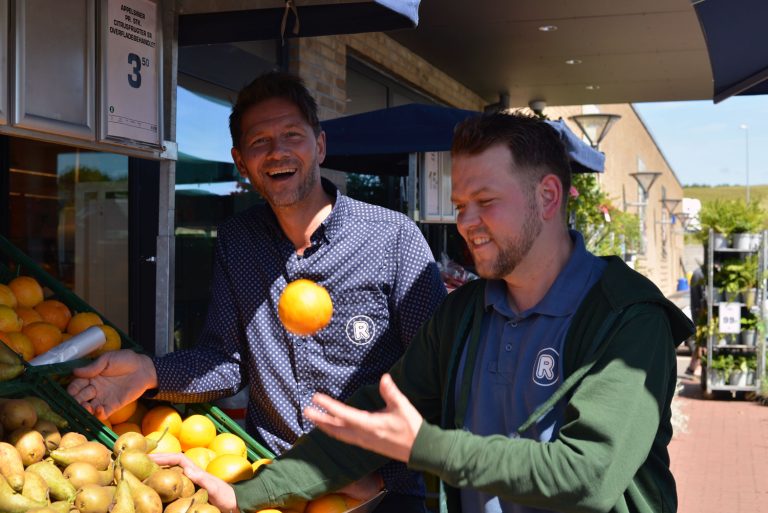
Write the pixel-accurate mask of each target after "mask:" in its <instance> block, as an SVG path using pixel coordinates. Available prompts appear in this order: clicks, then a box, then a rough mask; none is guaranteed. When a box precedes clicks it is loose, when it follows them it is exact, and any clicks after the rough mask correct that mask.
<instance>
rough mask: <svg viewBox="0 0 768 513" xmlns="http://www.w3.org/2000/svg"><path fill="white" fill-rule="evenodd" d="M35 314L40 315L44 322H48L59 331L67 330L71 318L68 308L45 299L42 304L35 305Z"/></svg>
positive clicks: (57, 302)
mask: <svg viewBox="0 0 768 513" xmlns="http://www.w3.org/2000/svg"><path fill="white" fill-rule="evenodd" d="M35 312H37V313H38V314H40V317H42V318H43V320H44V321H45V322H50V323H51V324H53V325H54V326H56V327H57V328H59V329H60V330H61V331H64V330H66V329H67V324H69V320H70V319H71V318H72V312H70V311H69V307H67V305H65V304H64V303H62V302H61V301H57V300H55V299H46V300H45V301H43V302H42V303H39V304H37V305H35Z"/></svg>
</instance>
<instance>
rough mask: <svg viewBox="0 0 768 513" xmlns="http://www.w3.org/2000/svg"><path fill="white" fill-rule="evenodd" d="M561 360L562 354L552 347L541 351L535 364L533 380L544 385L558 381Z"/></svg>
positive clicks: (550, 384)
mask: <svg viewBox="0 0 768 513" xmlns="http://www.w3.org/2000/svg"><path fill="white" fill-rule="evenodd" d="M559 361H560V355H559V354H558V353H557V351H555V350H554V349H552V348H551V347H547V348H545V349H542V350H541V351H539V354H538V355H536V362H535V363H534V364H533V382H534V383H536V384H537V385H540V386H543V387H548V386H552V385H554V384H555V383H557V381H558V380H559V374H560V372H559V369H558V365H559Z"/></svg>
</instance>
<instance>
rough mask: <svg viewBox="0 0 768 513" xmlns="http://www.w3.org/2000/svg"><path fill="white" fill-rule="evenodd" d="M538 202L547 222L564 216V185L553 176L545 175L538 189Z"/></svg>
mask: <svg viewBox="0 0 768 513" xmlns="http://www.w3.org/2000/svg"><path fill="white" fill-rule="evenodd" d="M537 191H538V201H539V206H540V207H541V215H542V216H543V217H544V219H545V220H547V221H548V220H550V219H552V218H555V217H560V216H561V215H562V212H561V209H562V205H563V183H562V182H561V181H560V179H559V178H558V177H557V176H555V175H553V174H549V175H545V176H544V178H542V179H541V181H540V182H539V186H538V187H537Z"/></svg>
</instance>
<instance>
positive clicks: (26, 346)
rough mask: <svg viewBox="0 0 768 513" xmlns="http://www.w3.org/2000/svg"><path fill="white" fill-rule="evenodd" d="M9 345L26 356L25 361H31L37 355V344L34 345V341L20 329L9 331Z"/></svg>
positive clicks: (22, 355)
mask: <svg viewBox="0 0 768 513" xmlns="http://www.w3.org/2000/svg"><path fill="white" fill-rule="evenodd" d="M8 339H9V340H8V342H6V344H7V345H8V347H10V348H11V349H13V350H14V351H16V352H17V353H19V354H20V355H21V357H22V358H24V360H25V361H27V362H28V361H30V360H31V359H32V358H34V357H35V346H33V345H32V341H31V340H29V337H27V336H26V335H25V334H23V333H20V332H18V331H14V332H11V333H8Z"/></svg>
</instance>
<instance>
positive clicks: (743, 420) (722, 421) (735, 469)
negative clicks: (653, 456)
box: [669, 356, 768, 513]
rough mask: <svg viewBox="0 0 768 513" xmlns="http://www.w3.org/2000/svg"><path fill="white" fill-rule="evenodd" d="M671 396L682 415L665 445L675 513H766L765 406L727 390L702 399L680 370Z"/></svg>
mask: <svg viewBox="0 0 768 513" xmlns="http://www.w3.org/2000/svg"><path fill="white" fill-rule="evenodd" d="M689 360H690V357H689V356H679V357H678V359H677V368H678V377H679V378H680V380H681V383H682V384H683V390H682V391H681V392H680V396H679V397H677V398H676V399H675V401H677V405H678V406H679V410H680V411H681V412H682V414H683V419H685V420H686V424H687V425H686V426H685V430H684V431H677V432H676V433H675V437H674V438H673V440H672V442H671V444H670V447H669V450H670V457H671V460H672V472H673V473H674V476H675V480H676V481H677V494H678V501H679V507H678V511H679V512H680V513H725V512H727V513H741V512H744V513H757V512H765V513H768V406H762V405H760V403H758V402H756V401H753V400H749V399H745V398H744V397H743V396H742V397H737V398H735V399H734V398H732V397H731V396H730V394H726V395H724V396H722V397H721V396H719V395H718V396H716V398H714V399H705V398H704V396H703V391H702V389H701V386H700V385H699V377H698V376H697V377H695V378H688V377H686V376H685V374H684V371H685V368H686V366H687V365H688V362H689Z"/></svg>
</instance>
